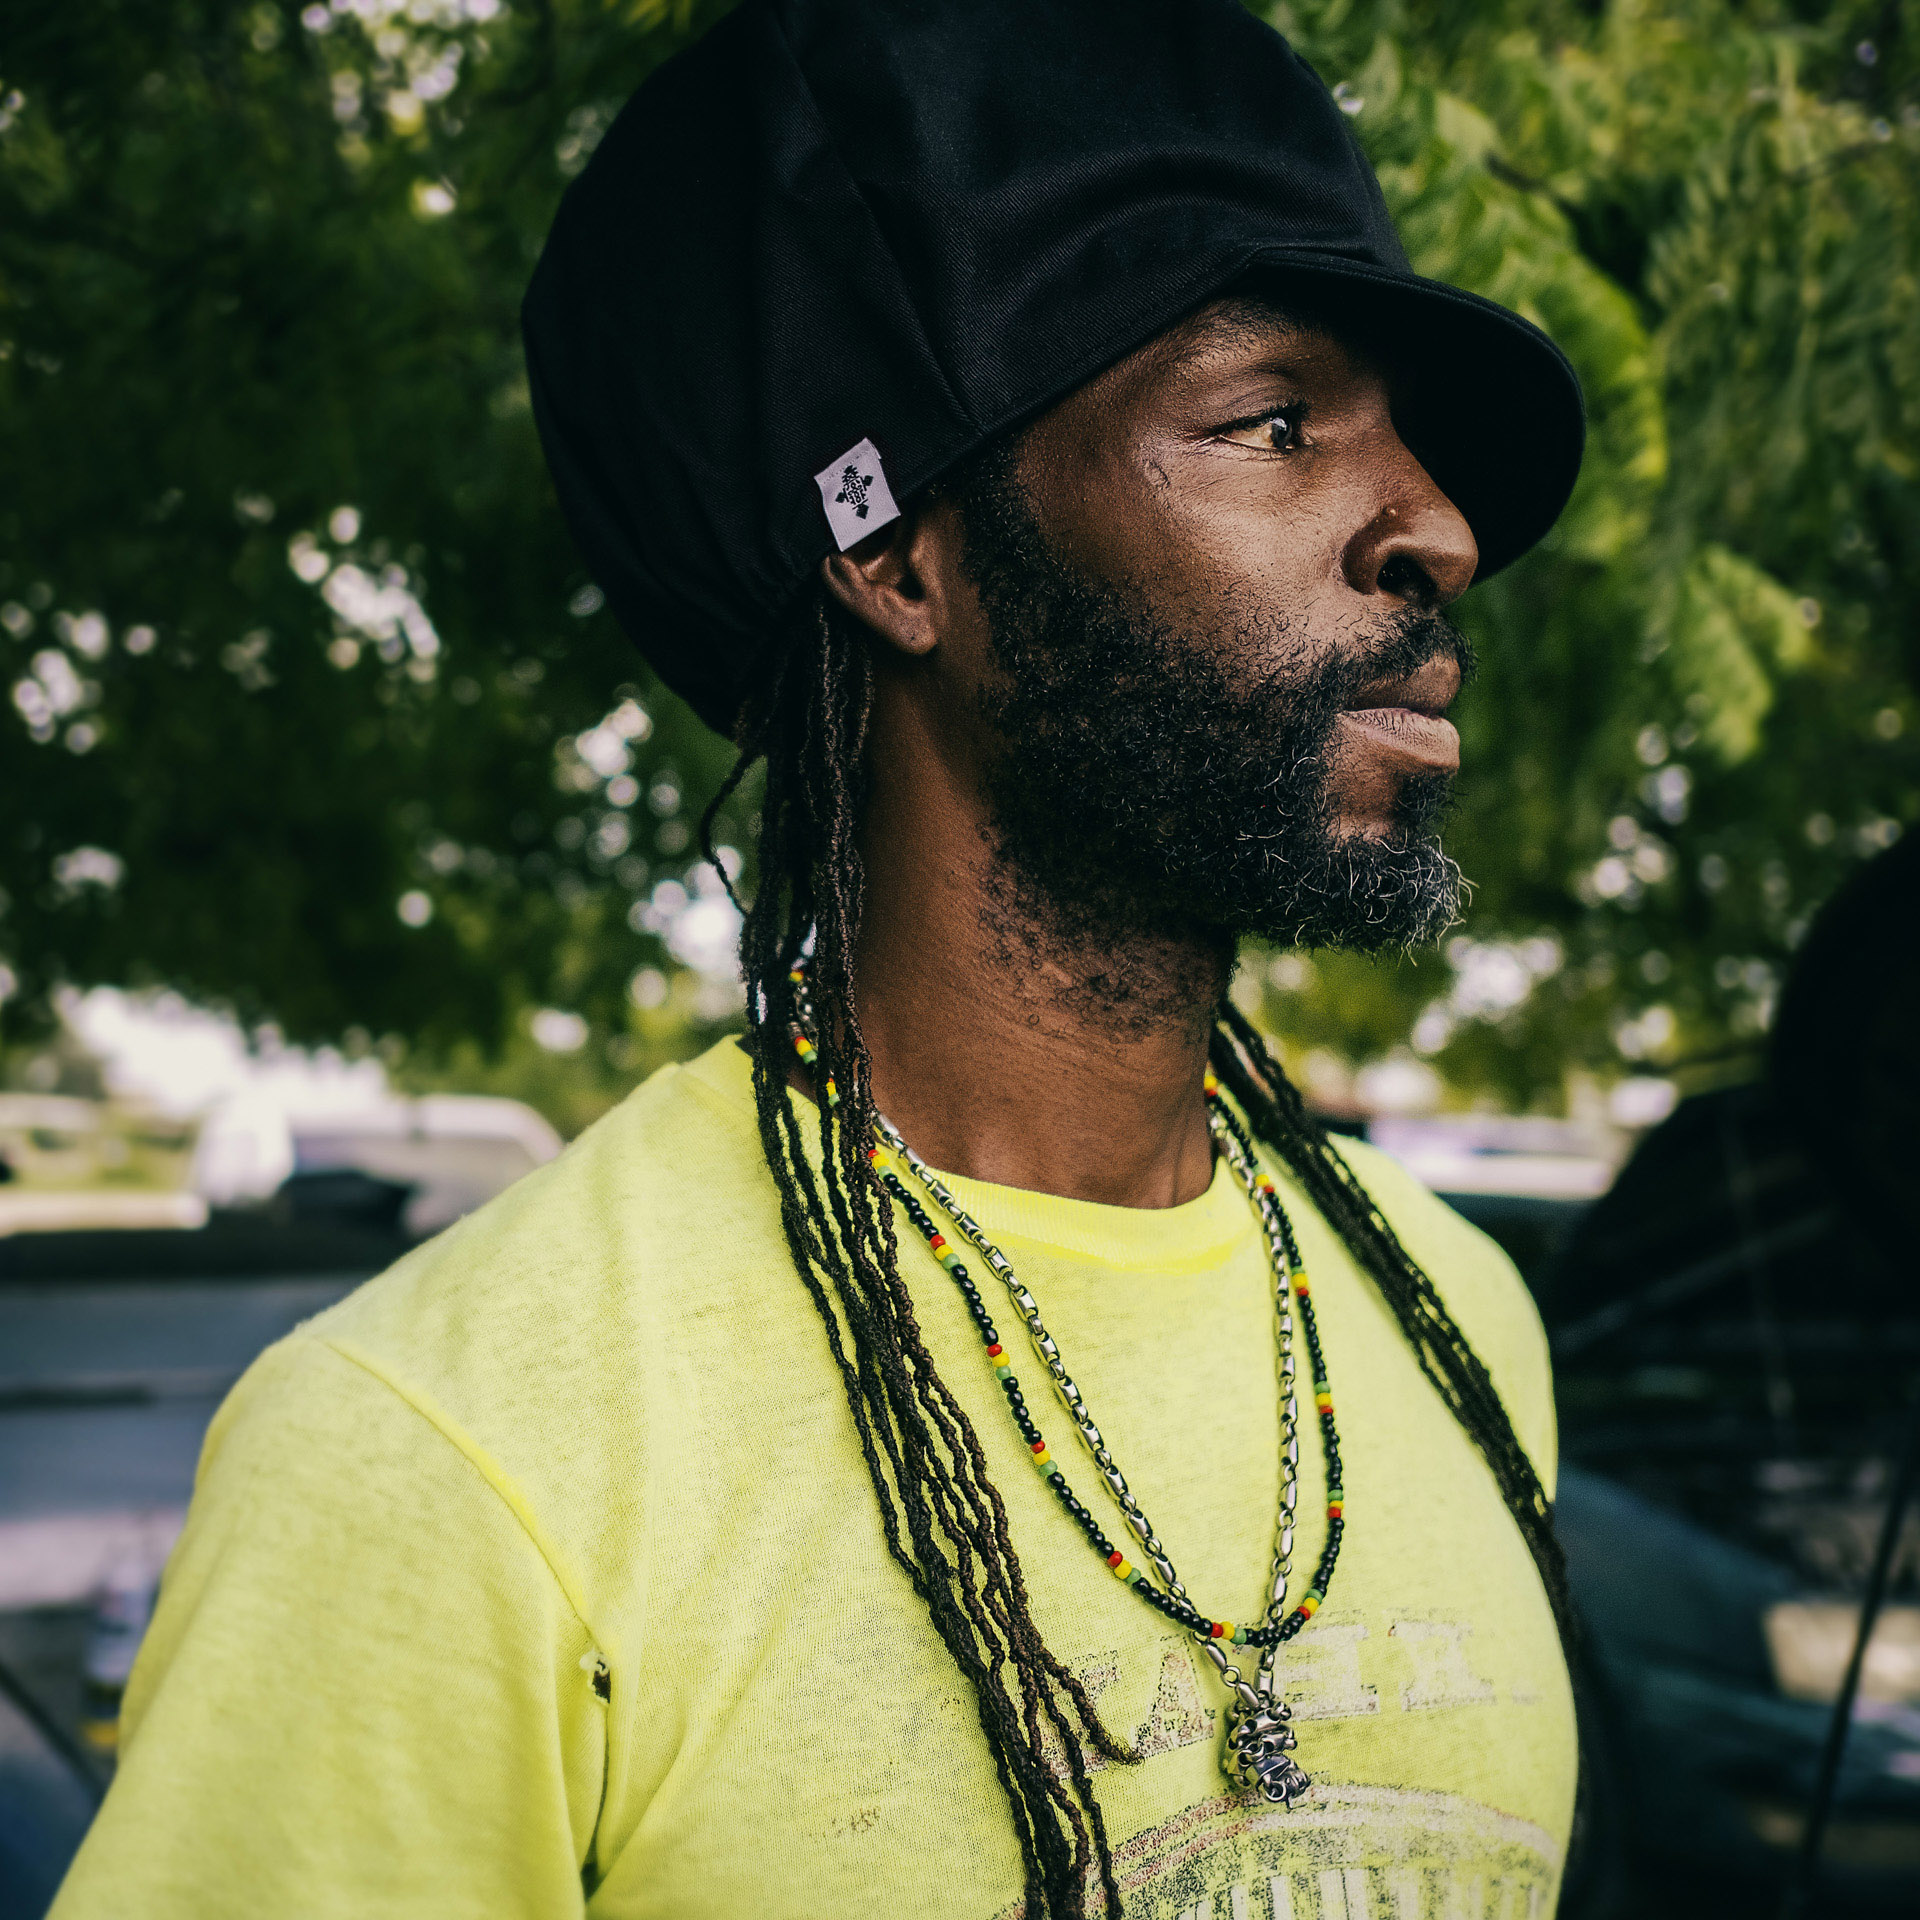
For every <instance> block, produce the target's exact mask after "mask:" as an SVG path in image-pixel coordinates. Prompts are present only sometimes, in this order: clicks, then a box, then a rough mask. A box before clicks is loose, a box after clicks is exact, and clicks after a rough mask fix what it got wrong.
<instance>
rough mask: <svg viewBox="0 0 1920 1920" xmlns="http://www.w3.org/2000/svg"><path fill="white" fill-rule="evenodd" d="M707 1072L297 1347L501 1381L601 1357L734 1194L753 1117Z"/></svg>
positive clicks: (435, 1247) (427, 1249)
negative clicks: (655, 1283) (584, 1355)
mask: <svg viewBox="0 0 1920 1920" xmlns="http://www.w3.org/2000/svg"><path fill="white" fill-rule="evenodd" d="M718 1051H719V1050H718V1049H716V1050H715V1052H716V1053H717V1052H718ZM710 1062H711V1056H709V1057H708V1059H706V1060H702V1061H697V1062H695V1063H693V1064H692V1065H690V1066H673V1067H666V1068H663V1069H662V1070H661V1071H660V1072H658V1073H656V1074H654V1075H653V1076H652V1077H651V1078H650V1079H648V1080H647V1081H646V1082H645V1083H644V1084H643V1085H642V1086H641V1087H639V1088H638V1089H636V1090H635V1092H634V1093H633V1094H631V1095H630V1096H629V1097H628V1098H627V1099H626V1100H625V1101H624V1102H622V1103H621V1105H619V1106H618V1107H616V1108H614V1110H613V1111H612V1112H611V1113H609V1114H607V1115H606V1116H605V1117H604V1118H602V1119H601V1120H600V1121H598V1122H597V1123H596V1124H595V1125H594V1126H592V1127H590V1128H589V1129H588V1130H587V1131H586V1132H585V1133H583V1134H582V1135H581V1136H580V1138H579V1139H577V1140H576V1141H574V1142H573V1143H572V1144H571V1145H570V1146H569V1147H568V1148H567V1149H566V1150H565V1152H563V1153H562V1154H561V1155H560V1156H559V1157H558V1158H557V1159H555V1160H553V1161H552V1162H550V1163H549V1164H548V1165H546V1166H544V1167H541V1168H540V1169H538V1170H537V1171H536V1172H534V1173H531V1174H529V1175H527V1177H526V1178H525V1179H523V1180H520V1181H518V1182H516V1183H515V1184H514V1185H513V1186H511V1187H509V1188H508V1189H507V1191H506V1192H505V1193H503V1194H501V1195H499V1196H498V1197H497V1198H495V1199H494V1200H492V1201H490V1202H489V1203H488V1204H487V1205H486V1206H484V1207H481V1208H480V1209H478V1210H477V1211H476V1212H474V1213H471V1214H469V1215H467V1217H466V1218H465V1219H463V1220H460V1221H457V1222H456V1223H455V1224H454V1225H453V1226H451V1227H449V1228H448V1229H447V1230H446V1231H445V1232H444V1233H442V1234H440V1235H438V1236H436V1237H435V1238H434V1239H432V1240H430V1241H428V1242H427V1243H426V1244H425V1245H424V1246H421V1247H418V1248H416V1249H415V1250H414V1251H413V1252H412V1253H410V1254H408V1255H407V1256H406V1257H405V1258H404V1259H402V1260H401V1261H399V1262H398V1263H397V1264H396V1265H394V1266H393V1267H391V1268H389V1269H388V1270H387V1271H386V1272H385V1273H383V1274H381V1275H380V1276H379V1277H378V1278H377V1279H374V1280H371V1281H369V1282H368V1283H367V1284H366V1285H365V1286H363V1287H361V1288H359V1289H358V1290H357V1291H356V1292H354V1293H353V1294H351V1295H349V1296H348V1298H347V1299H345V1300H343V1301H342V1302H341V1303H340V1304H339V1305H338V1306H336V1307H333V1308H331V1309H330V1310H329V1311H328V1312H326V1313H324V1314H322V1315H320V1316H319V1318H317V1319H316V1320H313V1321H311V1322H309V1323H308V1325H307V1328H306V1329H305V1332H306V1334H307V1335H308V1336H309V1337H311V1338H314V1339H319V1340H324V1341H326V1342H327V1343H329V1344H331V1345H334V1346H336V1347H338V1348H340V1349H342V1350H344V1351H348V1352H350V1353H353V1354H355V1355H358V1356H363V1357H365V1358H367V1359H369V1360H372V1361H375V1362H376V1363H379V1364H380V1365H382V1366H384V1365H387V1364H391V1365H393V1366H395V1367H399V1368H402V1369H404V1370H408V1371H423V1372H424V1373H426V1374H428V1375H437V1376H447V1375H455V1376H461V1377H466V1378H480V1377H487V1376H498V1382H499V1383H500V1384H504V1383H505V1382H507V1381H509V1380H514V1379H524V1378H525V1377H527V1373H528V1370H529V1367H531V1369H532V1371H533V1372H534V1373H536V1374H537V1373H541V1372H545V1371H550V1370H551V1369H552V1368H553V1367H554V1365H555V1364H556V1363H560V1364H566V1363H567V1362H569V1361H570V1360H571V1359H574V1358H577V1357H578V1356H577V1355H576V1354H575V1351H574V1350H575V1349H581V1350H583V1351H585V1352H589V1353H590V1352H594V1351H598V1350H601V1349H603V1348H604V1347H605V1346H606V1345H607V1336H608V1335H609V1333H610V1332H611V1331H612V1330H613V1328H614V1327H615V1326H616V1325H618V1324H620V1323H622V1322H624V1321H626V1320H628V1319H630V1318H631V1317H632V1316H633V1315H634V1314H635V1313H636V1312H639V1311H640V1310H641V1309H642V1308H643V1307H644V1304H645V1300H646V1296H647V1295H648V1293H649V1291H650V1290H651V1286H652V1280H653V1276H655V1275H656V1274H658V1273H659V1272H660V1271H661V1270H662V1269H663V1268H671V1267H674V1266H676V1265H677V1264H678V1263H679V1260H680V1257H681V1255H682V1254H683V1253H684V1251H685V1250H686V1248H687V1247H688V1245H689V1244H690V1243H691V1244H699V1243H700V1242H701V1241H702V1240H703V1239H704V1238H705V1237H706V1236H708V1235H710V1233H711V1230H712V1223H713V1220H714V1217H715V1214H716V1212H717V1211H724V1210H725V1200H726V1195H727V1190H728V1189H729V1188H732V1189H734V1190H736V1191H737V1189H738V1188H739V1187H740V1186H741V1185H742V1184H743V1182H742V1180H741V1179H740V1177H739V1173H740V1163H741V1158H742V1150H743V1147H745V1146H746V1145H747V1144H748V1136H749V1134H750V1131H751V1118H750V1115H749V1114H748V1113H746V1112H744V1111H742V1110H741V1109H740V1108H739V1107H738V1105H737V1103H736V1102H734V1101H732V1100H730V1099H729V1098H727V1097H726V1096H725V1092H724V1091H716V1087H715V1084H714V1083H715V1081H716V1078H717V1076H716V1075H715V1074H714V1073H713V1072H712V1071H711V1066H710ZM703 1070H704V1071H703ZM721 1086H722V1088H723V1089H724V1086H725V1083H724V1081H722V1082H721ZM746 1171H747V1172H748V1173H751V1171H752V1166H751V1162H749V1163H748V1165H747V1168H746ZM730 1176H731V1177H730Z"/></svg>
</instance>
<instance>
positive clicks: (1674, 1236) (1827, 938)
mask: <svg viewBox="0 0 1920 1920" xmlns="http://www.w3.org/2000/svg"><path fill="white" fill-rule="evenodd" d="M1916 876H1920V842H1916V843H1913V844H1911V845H1902V846H1900V847H1897V848H1895V849H1894V850H1893V851H1892V852H1891V853H1889V854H1886V855H1883V856H1881V858H1880V859H1878V860H1876V861H1875V862H1873V863H1872V865H1871V866H1869V867H1867V868H1865V869H1863V871H1862V872H1861V873H1860V874H1859V875H1858V876H1856V878H1855V880H1854V881H1853V882H1852V883H1850V885H1849V886H1848V887H1847V888H1846V889H1845V890H1844V891H1843V892H1842V894H1841V895H1840V896H1838V897H1837V898H1836V900H1835V902H1834V903H1833V906H1832V907H1831V908H1830V909H1829V911H1828V913H1827V914H1825V915H1823V916H1822V918H1821V920H1820V922H1819V924H1818V926H1817V928H1816V930H1815V932H1814V934H1813V936H1812V937H1811V938H1810V939H1809V940H1808V942H1807V944H1806V946H1805V948H1804V949H1803V952H1802V956H1801V959H1800V961H1799V962H1798V963H1797V964H1796V967H1795V970H1794V975H1793V978H1792V981H1791V982H1790V984H1789V986H1788V988H1787V991H1786V995H1785V997H1784V1000H1783V1004H1782V1011H1781V1017H1780V1021H1779V1026H1778V1035H1777V1043H1776V1054H1775V1060H1776V1071H1775V1076H1774V1077H1773V1078H1771V1079H1768V1080H1761V1081H1756V1082H1753V1083H1751V1084H1748V1085H1743V1086H1734V1087H1727V1088H1723V1089H1720V1090H1718V1091H1716V1092H1712V1093H1707V1094H1702V1095H1699V1096H1696V1097H1695V1098H1693V1099H1691V1100H1688V1101H1686V1102H1685V1103H1684V1104H1683V1105H1682V1106H1681V1107H1680V1108H1679V1109H1678V1110H1677V1111H1676V1112H1675V1113H1674V1114H1673V1115H1672V1117H1671V1118H1670V1119H1669V1120H1668V1121H1666V1122H1665V1123H1664V1124H1663V1125H1662V1126H1661V1127H1659V1128H1658V1129H1656V1130H1655V1131H1654V1132H1653V1133H1651V1134H1649V1135H1648V1136H1647V1138H1646V1139H1644V1140H1643V1141H1642V1142H1641V1144H1640V1147H1639V1150H1638V1151H1637V1152H1636V1154H1635V1155H1634V1157H1633V1159H1632V1160H1631V1161H1630V1162H1629V1163H1628V1165H1627V1167H1626V1168H1625V1169H1624V1170H1623V1171H1622V1173H1621V1175H1620V1177H1619V1179H1618V1180H1617V1181H1616V1182H1615V1183H1614V1186H1613V1188H1612V1190H1611V1191H1610V1192H1609V1193H1608V1194H1607V1195H1606V1196H1605V1198H1604V1199H1602V1200H1601V1201H1599V1202H1597V1203H1596V1204H1595V1205H1594V1206H1593V1207H1592V1209H1591V1210H1590V1211H1589V1212H1588V1213H1587V1214H1586V1215H1585V1217H1584V1218H1583V1219H1582V1220H1581V1222H1580V1224H1579V1226H1578V1228H1577V1229H1576V1231H1575V1233H1574V1235H1573V1237H1572V1240H1571V1242H1570V1244H1569V1245H1568V1247H1567V1249H1566V1252H1565V1254H1564V1255H1563V1257H1562V1258H1561V1259H1560V1260H1558V1261H1557V1262H1555V1263H1554V1264H1553V1265H1552V1267H1551V1268H1550V1269H1549V1270H1548V1271H1546V1272H1545V1273H1543V1274H1542V1275H1540V1276H1539V1278H1538V1281H1537V1286H1536V1291H1537V1293H1538V1295H1539V1298H1540V1300H1541V1304H1542V1310H1543V1313H1544V1315H1545V1317H1546V1319H1547V1323H1548V1327H1549V1330H1550V1333H1551V1335H1552V1338H1553V1343H1554V1350H1555V1359H1556V1381H1557V1391H1558V1395H1559V1401H1560V1408H1561V1434H1562V1452H1563V1456H1564V1458H1565V1459H1566V1460H1567V1462H1568V1463H1569V1471H1568V1472H1567V1473H1566V1476H1565V1480H1564V1488H1563V1495H1562V1500H1561V1505H1560V1511H1559V1519H1560V1527H1561V1533H1562V1537H1563V1540H1564V1543H1565V1546H1566V1549H1567V1556H1568V1566H1569V1572H1570V1576H1571V1581H1572V1585H1573V1589H1574V1593H1575V1597H1576V1599H1577V1601H1578V1602H1579V1604H1580V1606H1581V1608H1582V1611H1583V1614H1584V1616H1585V1618H1586V1620H1587V1623H1588V1626H1589V1630H1590V1645H1591V1651H1592V1654H1593V1665H1594V1670H1595V1675H1596V1680H1597V1692H1598V1701H1597V1713H1598V1715H1599V1717H1600V1719H1601V1720H1602V1722H1603V1727H1604V1738H1605V1741H1606V1743H1607V1744H1608V1745H1609V1746H1610V1748H1611V1751H1612V1756H1613V1766H1614V1771H1615V1776H1616V1781H1617V1785H1618V1788H1619V1793H1618V1801H1619V1805H1620V1810H1621V1830H1620V1835H1619V1839H1620V1844H1621V1845H1622V1847H1623V1848H1624V1849H1627V1850H1630V1851H1631V1852H1632V1853H1633V1854H1634V1855H1635V1856H1636V1858H1637V1861H1638V1866H1637V1869H1636V1871H1637V1877H1638V1878H1639V1880H1640V1881H1641V1882H1642V1883H1643V1884H1644V1885H1645V1886H1647V1887H1661V1886H1664V1887H1667V1888H1669V1889H1676V1888H1678V1887H1681V1886H1686V1887H1688V1888H1689V1889H1690V1891H1689V1892H1688V1893H1687V1895H1686V1898H1685V1902H1684V1905H1685V1908H1686V1910H1687V1911H1689V1912H1692V1913H1699V1914H1706V1913H1714V1912H1721V1911H1725V1912H1729V1913H1731V1912H1740V1913H1743V1914H1751V1913H1753V1912H1756V1911H1765V1912H1769V1913H1770V1912H1771V1911H1772V1910H1773V1906H1774V1902H1775V1899H1776V1898H1777V1895H1778V1890H1779V1888H1780V1886H1781V1885H1782V1870H1783V1868H1788V1867H1790V1866H1791V1864H1792V1863H1793V1861H1794V1859H1795V1857H1796V1855H1797V1854H1798V1853H1799V1851H1800V1849H1801V1848H1802V1846H1803V1844H1804V1842H1805V1841H1806V1839H1807V1836H1808V1832H1809V1827H1810V1825H1811V1821H1810V1815H1812V1814H1815V1813H1817V1809H1818V1806H1819V1800H1820V1779H1821V1768H1822V1754H1823V1750H1824V1749H1826V1747H1827V1745H1828V1741H1827V1736H1828V1733H1829V1729H1830V1726H1831V1724H1832V1722H1833V1719H1834V1704H1833V1703H1834V1699H1835V1695H1836V1694H1837V1693H1838V1692H1839V1690H1840V1686H1841V1662H1840V1661H1838V1660H1837V1659H1835V1658H1831V1657H1830V1656H1831V1655H1832V1654H1833V1653H1834V1643H1833V1642H1832V1641H1831V1639H1830V1638H1828V1639H1826V1640H1823V1641H1822V1644H1821V1646H1820V1647H1818V1648H1816V1646H1815V1644H1814V1642H1815V1638H1816V1629H1818V1628H1819V1627H1820V1619H1819V1616H1820V1614H1821V1612H1822V1606H1821V1603H1827V1604H1826V1607H1825V1612H1826V1614H1827V1616H1828V1617H1829V1618H1831V1619H1834V1620H1836V1621H1837V1622H1838V1624H1839V1626H1840V1628H1841V1630H1842V1635H1843V1637H1842V1638H1841V1639H1840V1640H1839V1642H1838V1643H1837V1644H1838V1649H1839V1651H1840V1652H1842V1653H1843V1652H1844V1650H1845V1647H1846V1646H1847V1645H1848V1644H1850V1640H1851V1627H1850V1624H1849V1623H1850V1622H1851V1620H1852V1619H1854V1618H1855V1617H1857V1609H1858V1606H1859V1600H1860V1596H1861V1594H1862V1592H1863V1589H1864V1588H1865V1587H1866V1585H1867V1583H1868V1581H1869V1577H1870V1574H1871V1571H1872V1568H1873V1565H1874V1562H1875V1557H1876V1546H1877V1544H1878V1543H1879V1542H1880V1540H1881V1538H1882V1536H1883V1533H1884V1531H1885V1524H1886V1522H1887V1520H1888V1517H1889V1509H1890V1501H1889V1497H1888V1496H1889V1491H1890V1487H1891V1484H1892V1482H1893V1480H1894V1478H1895V1475H1896V1471H1897V1467H1898V1463H1899V1462H1900V1460H1901V1459H1902V1457H1903V1455H1904V1454H1905V1451H1906V1448H1907V1445H1908V1439H1909V1434H1910V1432H1911V1421H1912V1408H1913V1406H1914V1403H1915V1394H1916V1388H1920V1286H1916V1284H1915V1282H1916V1274H1915V1268H1914V1261H1913V1254H1912V1248H1913V1246H1914V1244H1915V1243H1914V1240H1913V1238H1912V1224H1910V1223H1912V1222H1914V1220H1915V1215H1914V1205H1915V1203H1914V1200H1913V1198H1912V1196H1913V1193H1914V1190H1915V1185H1916V1182H1915V1177H1914V1175H1913V1172H1912V1169H1911V1164H1910V1163H1911V1160H1912V1156H1913V1148H1914V1142H1915V1128H1914V1119H1915V1116H1916V1100H1917V1099H1920V1082H1916V1079H1915V1077H1914V1069H1915V1068H1916V1066H1920V980H1916V978H1915V974H1916V972H1920V943H1916V942H1915V940H1914V937H1913V936H1914V933H1915V932H1916V931H1920V928H1916V927H1915V925H1914V924H1913V922H1914V919H1915V916H1916V912H1917V911H1920V909H1917V908H1916V891H1915V887H1916ZM1891 1546H1892V1549H1893V1550H1892V1552H1891V1554H1890V1556H1889V1562H1890V1564H1889V1572H1890V1576H1891V1578H1890V1583H1889V1585H1890V1595H1889V1597H1890V1598H1891V1599H1893V1600H1894V1601H1895V1602H1897V1603H1899V1604H1900V1605H1901V1608H1902V1611H1903V1613H1904V1614H1905V1615H1906V1619H1907V1620H1908V1621H1911V1619H1912V1617H1913V1616H1912V1613H1911V1608H1912V1606H1913V1603H1914V1602H1915V1601H1916V1600H1920V1517H1916V1516H1915V1515H1913V1514H1908V1515H1907V1516H1906V1518H1905V1521H1904V1523H1903V1524H1902V1525H1901V1526H1900V1528H1899V1530H1898V1532H1897V1534H1895V1535H1894V1536H1892V1538H1891ZM1809 1603H1811V1604H1809ZM1834 1603H1839V1604H1838V1605H1836V1604H1834ZM1816 1656H1817V1657H1816ZM1810 1671H1811V1672H1813V1673H1814V1674H1815V1678H1814V1680H1813V1681H1812V1683H1811V1684H1810V1683H1809V1673H1810ZM1875 1693H1876V1696H1877V1697H1869V1698H1863V1699H1862V1700H1861V1701H1860V1703H1859V1706H1858V1709H1857V1711H1856V1712H1855V1714H1854V1717H1853V1721H1852V1725H1851V1730H1850V1734H1849V1737H1848V1739H1847V1742H1846V1747H1845V1759H1844V1764H1843V1765H1840V1766H1839V1767H1838V1769H1837V1771H1836V1773H1835V1776H1834V1795H1833V1803H1832V1815H1833V1817H1832V1824H1831V1827H1830V1828H1829V1830H1828V1834H1827V1842H1826V1847H1825V1860H1824V1865H1823V1869H1822V1876H1821V1882H1820V1888H1819V1898H1818V1900H1817V1901H1816V1903H1815V1909H1814V1910H1816V1911H1819V1912H1823V1913H1824V1912H1834V1913H1840V1912H1845V1913H1864V1912H1869V1911H1904V1912H1912V1911H1914V1910H1915V1907H1916V1905H1920V1688H1916V1689H1911V1690H1907V1691H1904V1692H1903V1690H1902V1686H1901V1684H1900V1683H1899V1682H1898V1680H1897V1679H1896V1680H1895V1681H1894V1682H1893V1683H1891V1684H1890V1683H1889V1682H1888V1680H1887V1674H1886V1672H1885V1670H1884V1669H1883V1670H1882V1671H1881V1673H1880V1676H1879V1684H1878V1686H1877V1687H1876V1689H1875ZM1636 1898H1637V1899H1638V1900H1639V1901H1640V1904H1639V1905H1637V1906H1635V1907H1633V1908H1631V1909H1628V1910H1630V1911H1634V1912H1644V1911H1646V1903H1645V1899H1644V1897H1643V1896H1641V1895H1636ZM1616 1911H1618V1909H1617V1908H1613V1907H1609V1906H1607V1905H1605V1904H1604V1903H1596V1904H1595V1905H1593V1906H1591V1907H1589V1908H1584V1909H1579V1912H1580V1914H1581V1920H1597V1917H1598V1916H1600V1915H1611V1914H1612V1913H1614V1912H1616ZM1571 1912H1572V1909H1570V1916H1571Z"/></svg>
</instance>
